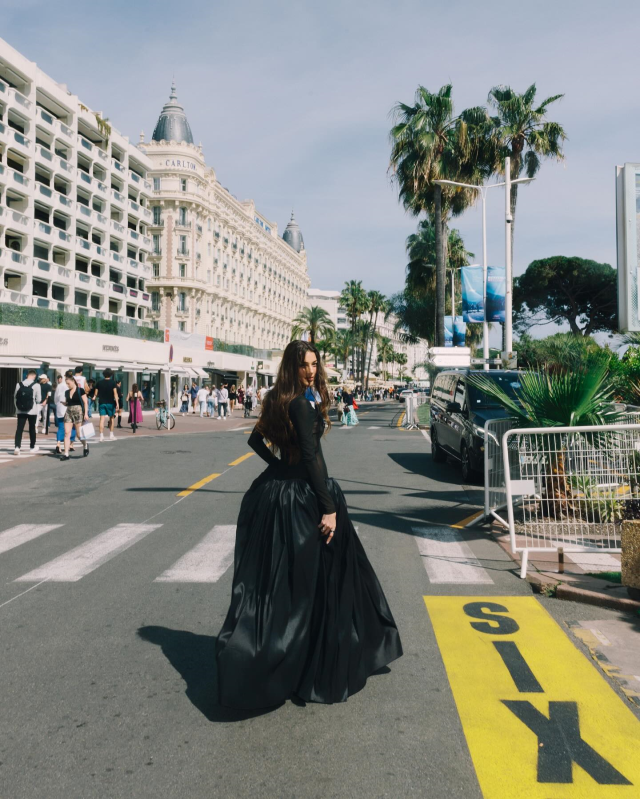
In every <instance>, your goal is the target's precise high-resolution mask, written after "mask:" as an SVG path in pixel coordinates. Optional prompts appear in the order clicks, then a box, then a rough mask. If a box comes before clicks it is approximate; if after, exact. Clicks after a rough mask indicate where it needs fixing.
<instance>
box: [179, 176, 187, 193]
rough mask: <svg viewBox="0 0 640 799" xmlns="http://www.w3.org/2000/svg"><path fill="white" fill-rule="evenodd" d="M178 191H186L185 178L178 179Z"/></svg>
mask: <svg viewBox="0 0 640 799" xmlns="http://www.w3.org/2000/svg"><path fill="white" fill-rule="evenodd" d="M180 189H181V191H186V190H187V179H186V178H180Z"/></svg>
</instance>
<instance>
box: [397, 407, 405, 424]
mask: <svg viewBox="0 0 640 799" xmlns="http://www.w3.org/2000/svg"><path fill="white" fill-rule="evenodd" d="M404 417H405V414H404V411H403V412H402V413H401V414H400V418H399V419H398V421H397V422H396V427H402V423H403V422H404Z"/></svg>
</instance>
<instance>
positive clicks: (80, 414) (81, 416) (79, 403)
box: [60, 374, 89, 461]
mask: <svg viewBox="0 0 640 799" xmlns="http://www.w3.org/2000/svg"><path fill="white" fill-rule="evenodd" d="M65 382H66V384H67V390H66V391H65V392H64V404H65V406H66V412H65V415H64V453H63V454H62V455H61V456H60V460H61V461H68V460H69V457H70V456H69V449H70V447H71V430H72V429H74V428H75V431H76V436H77V437H78V438H79V439H81V440H82V443H83V445H84V451H83V453H82V454H83V456H84V457H85V458H86V457H87V455H88V454H89V442H88V441H87V440H86V439H83V436H82V423H83V421H84V422H88V421H89V405H88V400H87V395H86V394H85V393H84V389H82V388H80V386H79V385H78V383H77V382H76V378H75V377H74V376H73V375H69V374H67V377H66V378H65Z"/></svg>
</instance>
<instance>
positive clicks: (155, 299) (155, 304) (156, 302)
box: [151, 291, 160, 311]
mask: <svg viewBox="0 0 640 799" xmlns="http://www.w3.org/2000/svg"><path fill="white" fill-rule="evenodd" d="M151 310H152V311H159V310H160V294H159V292H157V291H152V292H151Z"/></svg>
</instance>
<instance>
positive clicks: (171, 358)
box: [169, 344, 173, 363]
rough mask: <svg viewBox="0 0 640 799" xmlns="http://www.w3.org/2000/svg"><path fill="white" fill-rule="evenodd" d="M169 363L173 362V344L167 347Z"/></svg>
mask: <svg viewBox="0 0 640 799" xmlns="http://www.w3.org/2000/svg"><path fill="white" fill-rule="evenodd" d="M169 363H173V344H172V345H171V346H170V347H169Z"/></svg>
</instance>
